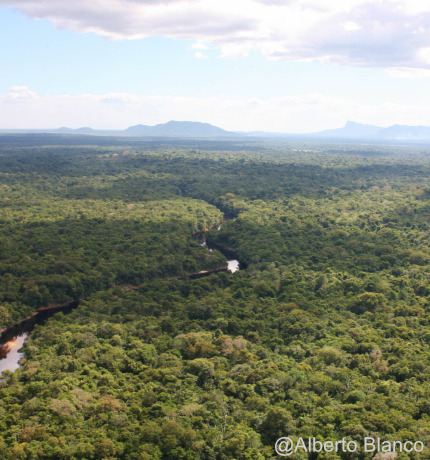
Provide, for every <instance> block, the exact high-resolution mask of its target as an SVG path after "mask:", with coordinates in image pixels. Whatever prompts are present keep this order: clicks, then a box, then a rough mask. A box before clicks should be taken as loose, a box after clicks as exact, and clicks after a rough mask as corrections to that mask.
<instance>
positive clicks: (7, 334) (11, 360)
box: [0, 226, 241, 382]
mask: <svg viewBox="0 0 430 460" xmlns="http://www.w3.org/2000/svg"><path fill="white" fill-rule="evenodd" d="M220 229H221V226H219V228H218V230H220ZM201 245H202V246H206V247H207V248H208V249H209V251H213V250H214V249H215V250H217V251H220V252H221V253H222V254H223V255H224V256H225V257H226V259H227V267H228V270H229V271H231V272H232V273H234V272H237V271H238V270H239V269H240V267H241V264H240V262H239V260H237V259H236V258H235V257H237V255H236V252H235V251H234V250H232V249H231V248H227V247H225V246H223V245H221V244H219V243H214V242H212V241H208V240H206V239H205V240H204V241H203V243H201ZM78 305H79V300H74V301H71V302H68V303H66V304H63V305H57V306H51V307H47V308H41V309H39V310H36V312H35V313H34V314H33V315H32V316H31V317H29V318H26V319H23V320H22V321H20V322H19V324H17V325H15V326H12V327H10V328H8V329H7V330H6V331H4V332H3V333H2V334H0V375H1V373H2V372H3V371H6V370H9V371H12V372H13V371H14V370H16V369H17V368H18V367H19V361H20V360H21V358H22V357H23V352H21V351H20V349H21V348H22V346H23V344H24V342H25V340H26V339H28V337H29V336H30V333H31V331H32V330H33V328H34V326H35V325H36V324H43V323H44V322H45V321H46V320H47V319H48V318H49V317H51V316H52V315H54V314H55V313H57V312H59V311H62V312H63V313H69V312H70V311H72V310H73V309H74V308H76V307H77V306H78ZM1 381H2V379H1V378H0V382H1Z"/></svg>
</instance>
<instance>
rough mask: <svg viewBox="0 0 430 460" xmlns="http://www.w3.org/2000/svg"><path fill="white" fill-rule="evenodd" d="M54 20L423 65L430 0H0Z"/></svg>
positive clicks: (341, 60) (133, 34)
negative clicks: (69, 0) (68, 0)
mask: <svg viewBox="0 0 430 460" xmlns="http://www.w3.org/2000/svg"><path fill="white" fill-rule="evenodd" d="M0 5H4V6H8V7H13V8H16V9H18V10H20V11H22V12H23V13H24V14H26V15H27V16H29V17H31V18H34V19H36V18H48V19H49V20H50V21H52V22H53V24H54V25H55V26H56V27H59V28H65V29H71V30H74V31H76V32H93V33H96V34H100V35H103V36H106V37H109V38H111V39H115V40H121V39H139V38H145V37H150V36H165V37H170V38H174V39H189V40H195V41H196V47H195V48H194V49H196V50H202V49H203V48H198V47H199V46H201V45H199V44H201V43H204V44H205V46H208V45H209V46H211V47H215V48H217V49H219V50H220V56H221V57H223V58H232V57H238V56H246V55H247V54H248V53H249V52H250V51H251V50H253V49H256V50H259V51H261V52H262V53H263V54H264V55H265V56H266V57H267V58H269V59H285V60H290V61H300V60H318V61H323V62H331V63H336V64H346V65H358V66H380V67H386V68H389V67H396V68H399V67H409V68H430V60H429V56H428V53H427V51H426V50H425V49H426V47H427V46H428V43H429V41H430V3H429V2H424V1H418V0H379V1H377V2H375V1H374V0H342V1H339V0H284V1H281V0H234V2H232V1H231V0H161V1H157V0H92V1H87V0H74V1H73V2H58V0H0ZM420 50H424V51H420Z"/></svg>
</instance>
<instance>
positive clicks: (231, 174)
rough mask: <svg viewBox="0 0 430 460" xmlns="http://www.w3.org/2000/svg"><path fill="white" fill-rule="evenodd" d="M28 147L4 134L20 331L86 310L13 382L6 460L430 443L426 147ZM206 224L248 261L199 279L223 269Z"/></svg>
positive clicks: (5, 301)
mask: <svg viewBox="0 0 430 460" xmlns="http://www.w3.org/2000/svg"><path fill="white" fill-rule="evenodd" d="M66 140H67V139H66ZM24 141H25V140H21V141H19V140H16V139H15V138H13V139H12V138H10V139H9V138H8V137H5V138H0V146H1V149H0V160H1V162H0V165H1V166H0V179H1V182H0V204H1V210H2V213H1V216H0V219H1V223H2V226H1V230H0V243H1V244H0V272H1V278H0V280H1V281H0V322H1V325H0V327H1V326H3V325H7V324H11V323H13V322H16V321H17V320H18V319H19V318H20V317H23V316H27V315H28V314H30V313H31V312H32V311H33V309H34V308H35V307H38V306H41V305H46V304H49V303H52V302H55V303H58V302H63V301H66V300H70V299H73V298H79V297H86V299H85V300H82V302H81V304H80V306H79V307H78V308H77V309H76V310H74V311H73V312H72V313H70V314H68V315H61V314H59V315H55V316H54V317H52V318H51V319H50V320H49V321H48V322H47V323H46V324H45V325H43V326H38V327H36V328H35V330H34V332H33V333H32V338H31V341H30V342H29V343H28V344H27V345H26V346H25V350H26V360H25V362H24V364H23V366H22V367H21V368H20V369H18V370H17V371H16V372H15V373H13V374H10V375H9V377H8V378H7V379H6V381H5V382H3V383H0V457H1V458H5V459H15V458H17V459H20V458H23V459H37V458H41V459H42V458H53V459H55V458H71V459H102V458H105V459H107V458H125V459H151V460H152V459H155V460H157V459H160V460H168V459H169V460H170V459H190V460H191V459H192V460H194V459H201V460H226V459H237V460H260V459H271V458H274V455H275V452H274V442H275V441H276V439H277V438H278V437H280V436H292V437H296V438H297V437H298V436H302V437H308V436H309V437H313V436H315V437H317V438H318V439H321V440H336V439H342V438H346V439H349V440H355V441H357V442H358V443H359V444H361V440H362V439H363V438H364V436H381V437H384V438H386V439H393V440H394V439H396V440H397V439H398V440H405V441H406V440H416V439H419V440H421V441H423V442H424V443H428V442H429V441H430V435H429V433H430V422H429V420H430V418H429V417H430V404H429V394H430V381H429V375H430V372H429V371H430V367H429V362H430V314H429V308H430V303H429V294H430V286H429V279H430V273H429V270H428V262H429V260H430V243H429V241H430V240H429V238H428V234H429V231H430V223H429V220H428V217H429V211H430V208H429V198H430V196H429V191H428V177H429V172H430V164H429V157H428V153H427V152H423V151H422V150H421V149H418V148H417V149H414V148H409V149H406V148H405V149H403V148H400V147H397V148H391V147H390V148H388V147H371V146H358V145H355V146H340V145H336V146H334V147H333V146H330V145H321V146H316V145H291V144H288V145H287V144H284V145H281V144H270V145H269V144H267V145H263V144H257V143H249V144H244V143H236V142H231V143H225V144H222V143H216V142H210V143H204V142H203V141H201V142H200V141H199V142H197V143H196V145H194V144H193V143H192V142H191V141H190V144H187V143H186V142H185V141H184V143H182V144H181V145H179V144H178V145H174V142H173V141H171V142H170V144H169V143H168V142H167V141H165V142H163V143H157V142H152V143H151V142H149V141H148V142H146V141H145V142H143V141H142V143H138V142H133V143H132V144H130V145H120V144H118V143H117V145H116V146H109V145H98V146H76V145H75V146H72V145H63V146H53V145H51V146H41V147H36V146H34V145H33V146H30V147H26V146H25V145H23V144H22V145H19V142H24ZM30 141H31V139H30ZM33 141H34V142H36V141H35V140H33ZM8 142H10V144H8ZM13 142H15V144H14V145H12V144H13ZM64 142H66V141H64ZM98 142H99V143H103V142H104V141H103V140H100V139H99V140H98ZM17 143H18V144H17ZM223 214H224V215H225V216H226V217H228V218H229V219H230V220H228V221H227V222H224V223H223V226H222V229H221V230H220V231H216V230H214V228H216V227H217V225H218V224H219V223H220V222H221V220H222V216H223ZM206 228H211V229H212V230H211V231H210V232H209V235H210V238H211V239H212V240H214V241H217V242H218V243H221V244H223V245H225V246H227V247H230V248H232V249H234V250H235V251H237V253H238V254H239V258H240V260H241V262H242V263H243V265H245V266H246V267H247V268H246V269H244V270H240V271H239V272H237V273H235V274H231V273H227V272H222V273H217V274H213V275H211V276H209V277H207V278H202V279H196V280H187V279H186V275H187V273H191V272H193V271H199V270H202V269H208V268H215V267H217V266H219V265H223V264H224V263H225V257H223V256H222V255H221V254H220V253H219V252H217V251H213V252H210V251H208V250H207V248H203V247H202V246H200V244H199V241H198V240H197V239H195V238H193V237H192V236H191V235H192V233H193V232H195V231H197V230H203V229H206ZM179 275H182V276H184V275H185V279H178V276H179ZM130 285H138V286H139V289H138V290H137V291H135V290H131V289H130ZM427 457H428V451H427V452H424V453H423V454H417V455H415V456H414V457H413V458H414V459H424V458H427ZM297 458H307V457H306V454H303V455H302V454H298V455H297ZM318 458H321V459H322V458H326V459H335V458H342V459H346V458H348V459H349V458H354V459H360V460H364V459H367V458H368V456H367V457H366V454H365V453H363V452H361V451H360V452H357V453H356V454H355V456H354V457H349V456H342V454H326V455H322V454H321V455H319V456H318ZM411 458H412V457H411Z"/></svg>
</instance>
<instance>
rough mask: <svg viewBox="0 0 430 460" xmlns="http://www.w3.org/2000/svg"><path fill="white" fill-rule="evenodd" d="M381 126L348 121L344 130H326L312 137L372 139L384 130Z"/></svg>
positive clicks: (313, 134)
mask: <svg viewBox="0 0 430 460" xmlns="http://www.w3.org/2000/svg"><path fill="white" fill-rule="evenodd" d="M383 129H384V128H381V127H380V126H374V125H363V124H361V123H356V122H355V121H347V122H346V125H345V126H344V127H343V128H337V129H326V130H325V131H320V132H317V133H312V134H311V135H312V136H319V137H344V138H355V139H357V138H363V137H364V138H370V137H378V133H379V132H380V131H381V130H383Z"/></svg>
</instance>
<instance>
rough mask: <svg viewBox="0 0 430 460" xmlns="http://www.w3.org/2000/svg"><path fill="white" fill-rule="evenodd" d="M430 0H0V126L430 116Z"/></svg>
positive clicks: (330, 124)
mask: <svg viewBox="0 0 430 460" xmlns="http://www.w3.org/2000/svg"><path fill="white" fill-rule="evenodd" d="M429 16H430V4H423V2H416V1H411V0H382V1H380V2H378V3H377V4H375V3H374V2H371V1H367V0H346V1H344V2H342V3H340V2H333V1H330V0H320V1H317V0H306V1H304V0H292V1H289V2H288V3H287V2H285V3H284V2H279V1H275V0H237V1H236V2H235V3H234V4H232V3H231V2H228V3H227V2H226V1H225V0H221V1H216V2H215V1H213V0H202V1H196V0H195V1H183V0H166V1H161V2H159V1H135V0H126V1H120V0H112V1H111V2H109V3H108V4H106V2H101V0H94V1H93V2H91V3H88V2H82V1H76V2H74V3H73V4H58V3H56V2H53V1H52V0H40V1H38V2H34V1H33V0H19V1H16V0H15V1H12V0H0V18H1V24H2V27H1V29H0V30H1V31H0V34H1V35H0V36H1V38H2V40H3V43H8V46H7V47H3V48H4V49H3V50H2V62H3V65H2V67H3V72H2V73H0V129H38V128H40V129H46V128H48V127H49V128H59V127H61V126H68V127H70V128H79V127H82V126H91V127H92V128H94V129H115V130H122V129H126V128H127V127H129V126H133V125H136V124H147V125H155V124H162V123H166V122H168V121H169V120H193V121H204V122H207V123H210V124H213V125H215V126H219V127H221V128H223V129H225V130H228V131H255V130H259V131H260V130H261V131H272V132H290V133H309V132H315V131H320V130H324V129H331V128H337V127H341V126H344V125H345V123H346V122H347V120H354V121H356V122H359V123H363V124H372V125H377V126H381V127H388V126H391V125H394V124H401V125H415V126H417V125H425V126H427V125H429V124H430V121H429V120H430V93H429V91H428V84H429V79H430V47H429V46H428V43H429V40H428V39H429V37H430V26H429V24H430V23H429V20H428V19H429Z"/></svg>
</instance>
